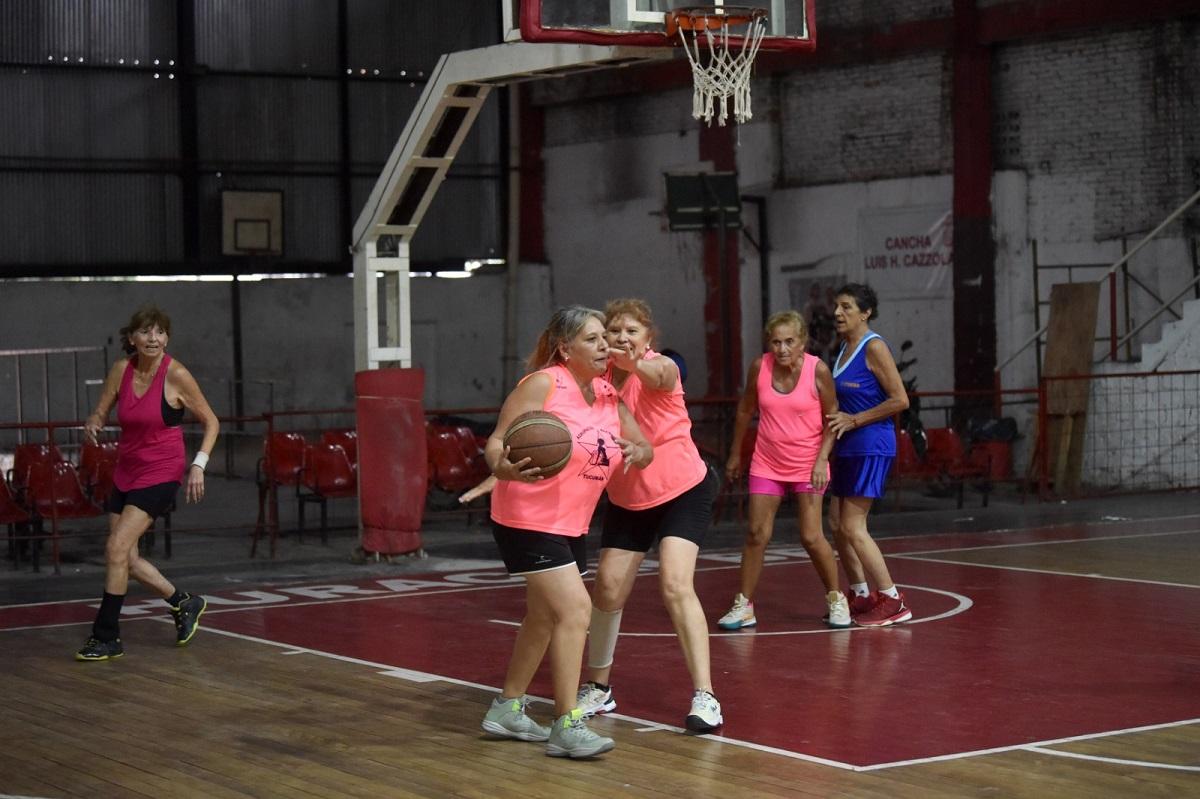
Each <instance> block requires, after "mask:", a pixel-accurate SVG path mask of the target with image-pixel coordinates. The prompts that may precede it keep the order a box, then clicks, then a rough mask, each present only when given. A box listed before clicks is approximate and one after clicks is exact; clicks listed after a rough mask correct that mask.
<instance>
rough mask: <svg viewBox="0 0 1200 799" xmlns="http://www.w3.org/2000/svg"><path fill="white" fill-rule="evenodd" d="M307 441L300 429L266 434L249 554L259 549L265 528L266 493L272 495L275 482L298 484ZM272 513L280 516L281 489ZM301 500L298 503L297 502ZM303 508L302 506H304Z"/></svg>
mask: <svg viewBox="0 0 1200 799" xmlns="http://www.w3.org/2000/svg"><path fill="white" fill-rule="evenodd" d="M307 449H308V443H307V442H306V441H305V440H304V436H302V435H300V434H299V433H271V434H270V435H268V436H265V437H264V438H263V456H262V457H261V458H259V459H258V464H257V466H256V467H255V481H256V482H257V483H258V519H257V520H256V521H255V524H254V538H253V540H252V542H251V544H250V555H251V557H253V556H254V553H255V552H256V551H257V550H258V537H259V535H260V534H261V533H262V531H263V530H264V529H266V518H267V497H269V496H272V492H271V487H272V486H298V485H299V484H300V472H301V471H302V470H303V469H304V453H305V450H307ZM272 500H273V501H272V504H271V515H272V518H273V519H275V520H276V521H278V520H279V493H278V491H276V492H275V493H274V496H273V497H272ZM297 504H299V503H297ZM301 512H303V509H301Z"/></svg>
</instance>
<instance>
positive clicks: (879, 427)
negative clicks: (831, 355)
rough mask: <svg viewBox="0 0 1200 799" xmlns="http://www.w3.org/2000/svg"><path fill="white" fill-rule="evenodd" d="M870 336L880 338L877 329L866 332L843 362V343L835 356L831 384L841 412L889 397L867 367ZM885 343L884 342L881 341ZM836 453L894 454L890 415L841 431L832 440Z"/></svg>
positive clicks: (860, 409)
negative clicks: (872, 331) (835, 439)
mask: <svg viewBox="0 0 1200 799" xmlns="http://www.w3.org/2000/svg"><path fill="white" fill-rule="evenodd" d="M873 338H877V339H879V340H880V341H883V338H882V337H881V336H880V335H879V334H878V333H868V334H867V335H865V336H864V337H863V340H862V341H860V342H858V346H857V347H856V348H855V350H854V352H853V353H852V354H851V355H850V359H849V360H848V361H846V362H845V363H844V365H843V362H842V356H843V355H844V354H845V352H846V344H845V342H843V343H842V348H841V349H840V350H838V356H837V358H836V359H835V360H834V367H833V387H834V390H835V391H836V392H837V401H838V410H840V411H842V412H843V413H851V414H853V413H862V412H863V411H866V410H870V409H871V408H874V407H875V406H876V405H879V404H880V403H882V402H883V401H884V400H886V399H887V398H888V395H887V392H885V391H884V390H883V386H881V385H879V381H878V380H876V379H875V375H873V374H871V370H870V369H868V368H867V342H868V341H870V340H871V339H873ZM884 343H885V344H886V343H887V342H884ZM833 451H834V453H836V454H838V455H891V456H893V457H894V456H895V455H896V425H895V422H894V421H893V420H892V419H891V418H890V417H889V418H886V419H880V420H879V421H877V422H871V423H870V424H867V425H863V426H862V427H857V428H855V429H854V430H850V431H848V432H845V433H842V437H841V438H839V439H838V440H837V443H835V444H834V449H833Z"/></svg>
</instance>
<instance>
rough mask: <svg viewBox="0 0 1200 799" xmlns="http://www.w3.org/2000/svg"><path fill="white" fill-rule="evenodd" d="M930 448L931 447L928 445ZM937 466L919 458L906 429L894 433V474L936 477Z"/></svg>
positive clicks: (923, 477) (918, 477) (922, 477)
mask: <svg viewBox="0 0 1200 799" xmlns="http://www.w3.org/2000/svg"><path fill="white" fill-rule="evenodd" d="M930 449H932V447H930ZM937 474H938V467H937V466H936V465H935V464H934V463H932V462H931V461H930V460H929V459H926V460H921V458H920V457H918V456H917V448H916V447H915V446H913V442H912V437H911V436H910V435H909V434H908V431H907V430H901V431H899V432H898V433H897V434H896V476H897V477H912V478H917V479H927V478H930V477H936V476H937Z"/></svg>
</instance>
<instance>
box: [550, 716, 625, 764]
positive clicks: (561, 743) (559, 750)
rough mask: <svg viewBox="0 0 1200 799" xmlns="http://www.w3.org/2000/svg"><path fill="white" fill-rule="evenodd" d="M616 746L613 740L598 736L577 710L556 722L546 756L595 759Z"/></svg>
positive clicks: (551, 731) (560, 717)
mask: <svg viewBox="0 0 1200 799" xmlns="http://www.w3.org/2000/svg"><path fill="white" fill-rule="evenodd" d="M614 746H616V744H615V743H614V742H613V739H612V738H605V737H604V736H603V735H597V734H596V733H594V732H592V731H591V730H589V729H588V727H587V724H584V722H583V713H581V712H580V711H579V708H575V709H574V710H572V711H571V712H570V713H568V714H567V715H565V716H559V717H558V718H557V719H555V720H554V726H553V727H552V728H551V729H550V740H549V741H547V743H546V754H548V755H550V757H570V758H576V757H595V756H596V755H599V754H603V753H604V752H607V751H609V750H610V749H612V748H613V747H614Z"/></svg>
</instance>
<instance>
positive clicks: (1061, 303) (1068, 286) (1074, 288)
mask: <svg viewBox="0 0 1200 799" xmlns="http://www.w3.org/2000/svg"><path fill="white" fill-rule="evenodd" d="M1099 307H1100V284H1099V283H1058V284H1056V285H1053V286H1051V287H1050V322H1049V324H1048V325H1047V328H1046V354H1045V357H1044V359H1043V363H1042V374H1043V375H1045V376H1046V377H1057V376H1060V375H1086V374H1091V373H1092V351H1093V349H1094V347H1095V340H1096V314H1097V313H1098V310H1099ZM1088 389H1089V381H1087V380H1062V381H1057V380H1056V381H1053V382H1051V383H1050V386H1049V389H1048V395H1047V397H1046V402H1047V406H1046V407H1047V410H1048V411H1049V412H1050V413H1051V414H1075V413H1086V412H1087V407H1088Z"/></svg>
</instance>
